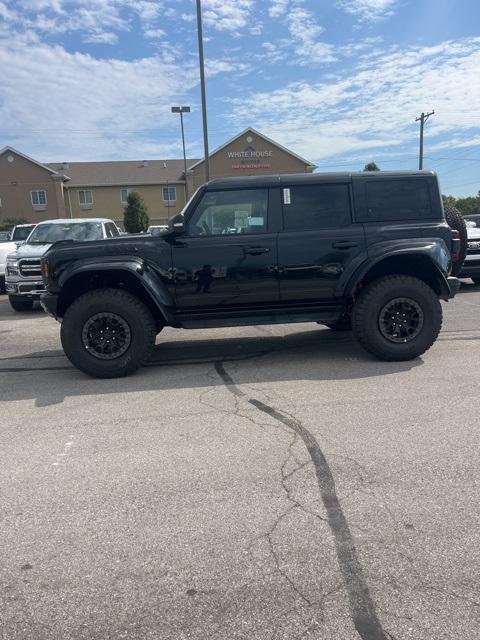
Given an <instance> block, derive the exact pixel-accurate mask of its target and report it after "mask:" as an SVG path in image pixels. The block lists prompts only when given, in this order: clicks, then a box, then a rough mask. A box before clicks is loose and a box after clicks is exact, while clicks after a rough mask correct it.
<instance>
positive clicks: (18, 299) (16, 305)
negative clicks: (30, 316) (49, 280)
mask: <svg viewBox="0 0 480 640" xmlns="http://www.w3.org/2000/svg"><path fill="white" fill-rule="evenodd" d="M8 301H9V302H10V306H11V307H12V309H13V310H14V311H19V312H22V311H31V310H32V309H33V300H29V299H28V298H27V299H25V298H22V296H8Z"/></svg>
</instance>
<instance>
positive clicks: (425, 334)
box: [352, 274, 442, 361]
mask: <svg viewBox="0 0 480 640" xmlns="http://www.w3.org/2000/svg"><path fill="white" fill-rule="evenodd" d="M405 299H406V300H410V301H413V303H414V304H415V305H418V307H419V308H420V309H421V312H422V313H423V323H422V325H421V329H419V333H418V335H416V336H414V337H412V338H411V339H409V340H408V341H406V342H392V341H391V340H390V339H387V338H386V337H385V336H384V334H383V333H382V330H381V328H380V319H381V315H382V311H383V310H384V309H385V308H386V307H387V306H388V304H389V303H390V302H391V301H393V300H405ZM352 328H353V333H354V336H355V338H356V339H357V341H358V342H359V343H360V345H361V346H362V347H363V348H364V349H365V350H366V351H368V352H369V353H371V354H372V355H374V356H376V357H377V358H378V359H379V360H387V361H402V360H413V359H414V358H418V356H421V355H422V353H425V351H427V350H428V349H429V348H430V347H431V346H432V344H433V343H434V342H435V340H436V339H437V337H438V334H439V333H440V329H441V328H442V306H441V304H440V301H439V299H438V296H437V294H436V293H435V291H433V289H432V288H431V287H429V286H428V285H427V284H425V282H423V281H422V280H419V279H418V278H413V277H412V276H407V275H400V274H399V275H390V276H384V277H383V278H379V279H378V280H375V281H374V282H372V283H371V284H369V285H368V286H367V287H366V288H365V289H364V290H363V291H362V292H361V294H360V295H359V297H358V299H357V301H356V303H355V306H354V308H353V313H352Z"/></svg>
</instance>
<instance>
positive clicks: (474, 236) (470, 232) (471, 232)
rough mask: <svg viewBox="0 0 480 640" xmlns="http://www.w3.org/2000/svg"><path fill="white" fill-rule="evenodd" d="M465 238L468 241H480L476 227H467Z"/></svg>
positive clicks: (479, 232) (479, 230) (479, 234)
mask: <svg viewBox="0 0 480 640" xmlns="http://www.w3.org/2000/svg"><path fill="white" fill-rule="evenodd" d="M467 238H468V239H469V240H480V229H479V228H478V227H467Z"/></svg>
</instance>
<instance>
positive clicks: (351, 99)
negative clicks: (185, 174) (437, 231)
mask: <svg viewBox="0 0 480 640" xmlns="http://www.w3.org/2000/svg"><path fill="white" fill-rule="evenodd" d="M202 11H203V22H204V46H205V64H206V74H207V102H208V123H209V144H210V149H214V148H215V147H217V146H219V145H221V144H223V143H224V142H226V141H227V140H228V139H229V138H231V137H233V136H234V135H236V134H237V133H239V132H240V131H242V130H243V129H245V128H246V127H248V126H252V127H254V128H255V129H257V130H259V131H260V132H262V133H263V134H265V135H266V136H268V137H270V138H273V139H274V140H276V141H278V142H279V143H280V144H282V145H284V146H286V147H287V148H290V149H292V150H293V151H294V152H295V153H297V154H299V155H301V156H303V157H305V158H307V159H308V160H309V161H311V162H312V163H314V164H316V165H317V166H318V170H320V171H350V170H359V169H363V166H364V165H365V163H367V162H370V161H375V162H376V163H377V164H378V165H379V166H380V168H381V169H385V170H387V169H388V170H396V169H416V168H417V167H418V138H419V123H418V122H415V118H416V117H418V116H419V115H420V114H421V113H422V111H423V112H429V111H432V110H434V111H435V113H434V115H432V116H431V117H430V118H429V120H428V121H427V123H426V125H425V160H424V168H426V169H433V170H435V171H437V172H438V174H439V177H440V182H441V187H442V191H443V193H445V194H452V195H456V196H465V195H476V194H477V192H478V190H479V189H480V3H479V2H478V0H329V1H327V0H202ZM196 28H197V26H196V14H195V0H0V148H1V147H3V146H5V145H10V146H13V147H15V148H16V149H18V150H19V151H21V152H23V153H25V154H27V155H29V156H32V157H34V158H35V159H37V160H39V161H41V162H63V161H71V162H73V161H82V160H122V159H123V160H131V159H134V160H139V159H150V158H158V159H162V158H180V157H181V154H182V147H181V137H180V123H179V117H178V115H173V114H172V113H171V112H170V107H171V106H172V105H190V106H191V108H192V113H191V114H187V115H186V116H185V135H186V144H187V155H188V156H189V157H201V156H202V155H203V138H202V123H201V108H200V86H199V71H198V49H197V31H196Z"/></svg>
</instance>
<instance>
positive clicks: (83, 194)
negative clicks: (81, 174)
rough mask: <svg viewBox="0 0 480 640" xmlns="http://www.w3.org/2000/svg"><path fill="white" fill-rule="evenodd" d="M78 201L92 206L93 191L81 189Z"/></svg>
mask: <svg viewBox="0 0 480 640" xmlns="http://www.w3.org/2000/svg"><path fill="white" fill-rule="evenodd" d="M78 201H79V203H80V205H85V206H92V204H93V194H92V192H91V191H79V192H78Z"/></svg>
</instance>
